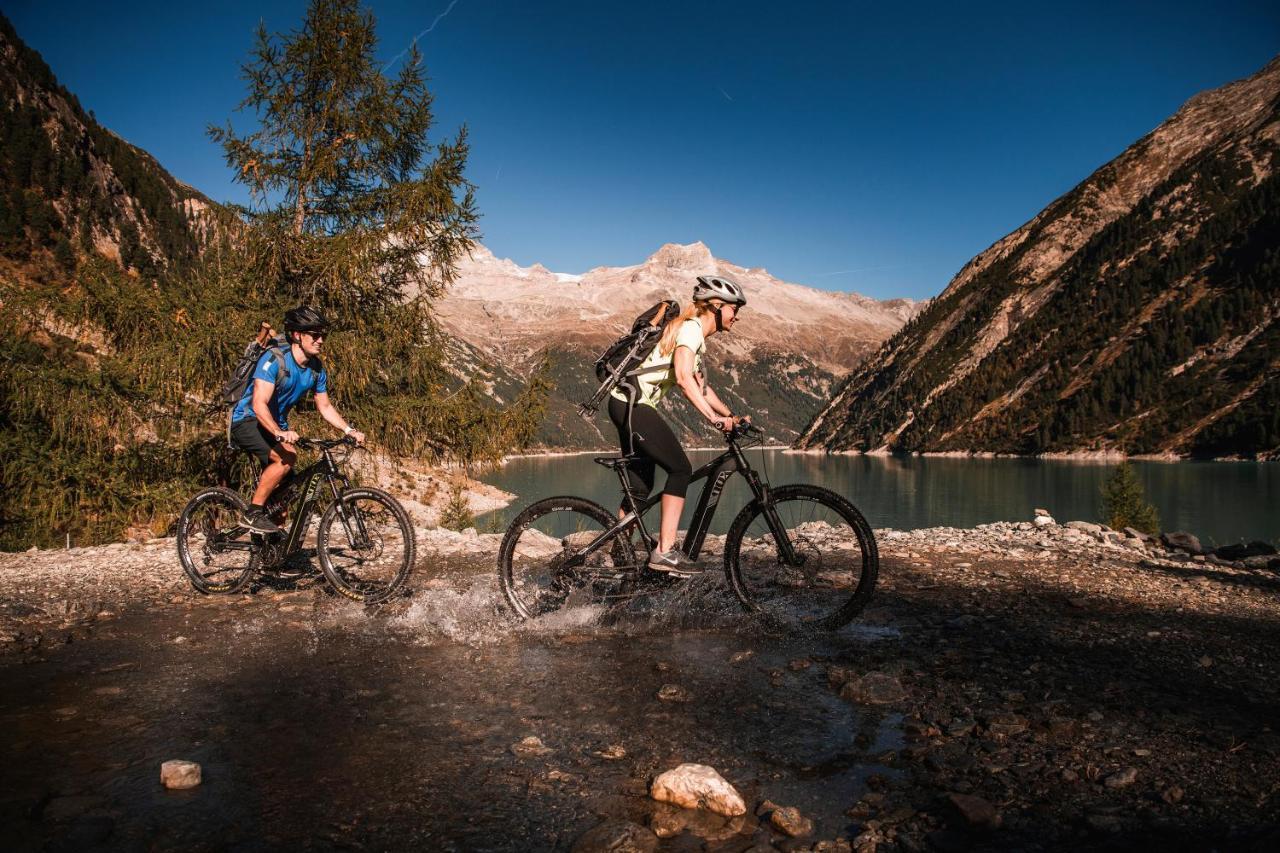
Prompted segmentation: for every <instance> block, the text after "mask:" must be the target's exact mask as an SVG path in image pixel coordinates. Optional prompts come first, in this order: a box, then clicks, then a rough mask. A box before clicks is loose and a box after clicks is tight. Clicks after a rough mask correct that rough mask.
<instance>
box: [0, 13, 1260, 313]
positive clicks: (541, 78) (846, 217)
mask: <svg viewBox="0 0 1280 853" xmlns="http://www.w3.org/2000/svg"><path fill="white" fill-rule="evenodd" d="M369 5H370V8H372V10H373V12H374V14H375V15H376V16H377V19H378V29H379V35H380V38H381V55H382V56H383V57H384V58H385V59H386V60H387V61H391V60H392V59H393V58H394V57H396V56H397V55H398V54H399V53H400V52H401V51H402V50H404V48H405V47H407V45H408V44H409V42H410V41H411V40H412V39H413V38H414V37H415V36H416V35H418V34H421V33H423V32H424V31H426V30H428V29H431V27H432V24H433V23H434V25H435V26H434V29H431V31H430V32H428V33H426V34H425V35H423V36H422V38H421V41H420V46H421V47H422V49H423V52H424V54H425V60H426V66H427V71H428V73H429V75H430V77H431V79H432V89H433V91H434V93H435V95H436V112H437V119H438V129H439V131H440V132H441V134H444V133H451V132H452V131H453V130H454V129H456V128H457V127H458V126H459V125H460V124H462V123H464V122H465V123H466V124H467V126H468V127H469V129H470V132H471V140H472V156H471V160H470V166H469V177H470V179H471V180H472V181H473V182H474V183H475V184H476V185H477V188H478V193H477V197H478V201H479V207H480V210H481V213H482V214H483V219H482V220H481V229H482V231H483V232H484V237H483V239H484V242H485V243H486V244H487V245H488V246H489V247H490V248H491V249H492V250H493V251H494V252H495V254H497V255H499V256H502V257H511V258H513V259H515V260H516V261H517V262H518V263H521V264H524V265H528V264H531V263H533V262H535V261H537V262H541V263H542V264H544V265H545V266H547V267H549V268H550V269H553V270H556V271H558V272H583V271H585V270H587V269H589V268H591V267H593V266H599V265H622V264H630V263H637V262H639V261H641V260H643V259H644V258H645V257H646V256H648V255H649V254H651V253H652V252H653V251H654V250H656V249H657V248H658V246H660V245H661V244H662V243H665V242H682V243H683V242H692V241H694V240H702V241H704V242H706V243H707V244H708V245H709V246H710V247H711V249H712V251H713V252H715V253H716V255H717V256H719V257H721V258H725V259H728V260H730V261H733V262H735V263H738V264H742V265H744V266H760V267H767V268H768V269H769V270H770V272H772V273H773V274H774V275H777V276H779V277H781V278H785V279H787V280H790V281H796V282H800V283H804V284H809V285H812V286H815V287H822V288H827V289H834V290H856V291H858V292H861V293H865V294H867V295H870V296H874V297H876V298H882V299H883V298H891V297H896V296H909V297H913V298H926V297H929V296H932V295H934V294H936V293H938V292H939V291H940V290H941V289H942V288H943V287H945V286H946V283H947V281H948V280H949V279H950V278H951V276H952V275H953V274H954V273H955V272H956V271H957V270H958V269H959V268H960V267H961V265H963V264H964V262H965V261H967V260H968V259H969V258H970V257H972V256H973V255H975V254H977V253H978V252H979V251H981V250H982V249H984V248H986V247H987V246H988V245H990V244H991V243H992V242H994V241H995V240H997V239H999V238H1000V237H1001V236H1003V235H1004V234H1006V233H1008V232H1009V231H1011V230H1013V229H1014V228H1016V227H1017V226H1019V225H1020V224H1022V223H1023V222H1025V221H1026V220H1027V219H1029V218H1031V217H1032V216H1034V215H1035V214H1036V213H1037V212H1038V211H1039V210H1040V209H1041V208H1043V207H1044V206H1045V205H1046V204H1048V203H1049V202H1050V201H1051V200H1052V199H1053V198H1055V197H1057V196H1058V195H1061V194H1062V193H1063V192H1066V191H1067V190H1069V189H1070V188H1071V187H1072V186H1074V185H1075V184H1076V183H1078V182H1079V181H1080V180H1082V179H1083V178H1085V177H1086V176H1087V175H1088V174H1089V173H1090V172H1092V171H1093V170H1094V169H1096V168H1097V167H1098V166H1100V165H1102V164H1103V163H1105V162H1106V161H1108V160H1110V159H1111V158H1112V157H1114V156H1115V155H1117V154H1119V153H1120V152H1121V151H1122V150H1124V148H1125V147H1126V146H1127V145H1129V144H1130V143H1131V142H1133V141H1134V140H1136V139H1137V138H1138V137H1140V136H1142V135H1143V134H1145V133H1147V132H1148V131H1150V130H1151V129H1152V128H1154V127H1155V126H1156V125H1157V124H1159V123H1160V122H1161V121H1162V120H1163V119H1165V118H1166V117H1168V116H1169V115H1170V114H1172V113H1173V112H1174V111H1175V110H1177V108H1178V107H1179V106H1180V105H1181V104H1182V103H1183V102H1184V101H1186V100H1187V98H1189V97H1191V96H1192V95H1193V94H1195V93H1196V92H1198V91H1201V90H1204V89H1208V88H1213V87H1216V86H1220V85H1222V84H1224V83H1226V82H1229V81H1231V80H1234V79H1238V78H1240V77H1245V76H1248V75H1249V74H1251V73H1253V72H1254V71H1256V70H1258V69H1259V68H1261V67H1262V66H1263V65H1264V64H1266V63H1267V62H1268V61H1269V60H1270V59H1271V58H1272V57H1273V56H1275V55H1276V54H1277V53H1278V52H1280V4H1276V3H1274V2H1269V3H1263V2H1257V3H1242V2H1230V0H1227V2H1215V3H1207V2H1205V3H1187V4H1183V3H1176V2H1163V3H1117V2H1108V3H1083V4H1082V3H1076V4H1052V5H1043V8H1040V6H1041V4H1027V3H1016V4H957V3H937V4H931V3H917V4H903V3H898V4H884V3H875V4H864V3H803V2H801V3H795V4H790V5H788V6H786V7H784V6H782V5H781V4H772V3H771V4H763V3H747V2H743V3H687V2H685V3H666V2H645V3H607V2H605V3H602V2H598V1H597V2H548V3H514V2H512V3H500V2H480V0H457V2H451V0H431V2H423V0H419V2H373V3H371V4H369ZM305 6H306V4H305V2H302V0H297V1H296V2H279V1H278V0H259V2H254V3H245V2H222V3H206V4H179V3H172V2H166V3H146V2H134V3H123V4H109V3H101V2H64V3H59V2H50V0H42V2H35V1H34V0H4V4H3V9H4V12H5V14H6V15H7V16H8V17H9V18H10V20H11V21H12V22H13V23H14V26H15V27H16V28H17V30H18V33H19V35H21V36H22V38H23V39H24V40H25V41H26V42H27V43H28V44H29V45H31V46H32V47H34V48H35V49H37V50H39V51H40V52H41V53H42V54H43V55H44V57H45V59H46V60H47V61H48V62H49V64H50V66H51V67H52V68H53V70H54V73H55V74H57V75H58V77H59V79H60V80H61V81H62V82H63V83H64V84H65V85H66V86H67V87H68V88H69V89H71V90H72V91H73V92H75V93H76V94H77V95H78V96H79V98H80V100H81V103H82V104H84V106H85V107H86V108H87V109H92V110H93V111H94V112H95V114H96V115H97V117H98V120H99V121H101V122H102V123H104V124H105V125H107V126H108V127H110V128H111V129H112V130H114V131H116V132H117V133H119V134H120V135H121V136H123V137H125V138H126V139H128V140H130V141H131V142H133V143H135V144H137V145H139V146H141V147H143V148H145V149H146V150H148V151H150V152H151V153H152V154H154V155H155V156H156V157H157V158H158V159H159V160H160V162H161V163H162V164H164V166H165V167H166V168H168V169H169V170H170V171H171V172H173V174H174V175H176V176H177V177H178V178H180V179H181V180H184V181H186V182H187V183H190V184H192V185H193V186H195V187H197V188H198V189H200V190H201V191H203V192H205V193H206V194H208V195H210V196H212V197H213V198H215V199H230V200H237V201H243V200H245V196H244V193H243V190H242V188H240V187H239V186H237V185H235V184H233V183H232V181H231V173H230V171H229V170H228V169H227V168H226V166H225V165H224V163H223V161H222V157H221V152H220V151H219V150H218V148H217V147H216V146H214V145H213V144H212V143H211V142H210V141H209V140H208V138H207V137H206V136H205V132H204V131H205V127H206V126H207V125H208V124H209V123H210V122H214V123H221V122H224V121H226V120H227V119H228V118H231V119H232V121H233V123H235V124H236V125H237V127H246V126H247V125H248V123H249V119H248V118H247V117H245V116H242V115H236V114H235V113H234V109H235V106H236V104H237V103H238V102H239V100H240V98H241V97H242V96H243V83H242V81H241V79H240V76H239V74H240V72H239V66H240V64H241V63H242V62H243V60H244V59H245V57H246V56H247V53H248V51H249V48H250V46H251V44H252V36H253V31H254V28H255V27H256V26H257V23H258V21H259V20H260V19H261V20H264V21H265V22H266V24H267V26H268V28H269V29H272V30H275V31H279V30H287V29H291V28H294V27H296V26H297V25H298V24H299V22H300V21H301V18H302V14H303V10H304V9H305ZM446 11H447V12H448V14H445V15H444V17H439V16H440V15H441V14H442V13H445V12H446Z"/></svg>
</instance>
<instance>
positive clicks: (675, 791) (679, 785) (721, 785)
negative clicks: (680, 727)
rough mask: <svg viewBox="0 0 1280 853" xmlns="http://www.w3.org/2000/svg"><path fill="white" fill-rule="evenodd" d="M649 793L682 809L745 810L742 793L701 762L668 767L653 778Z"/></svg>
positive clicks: (733, 812) (726, 813)
mask: <svg viewBox="0 0 1280 853" xmlns="http://www.w3.org/2000/svg"><path fill="white" fill-rule="evenodd" d="M649 793H650V794H651V795H652V796H653V798H654V799H655V800H658V801H659V802H663V803H674V804H675V805H677V806H680V807H681V808H685V809H707V810H709V811H713V812H715V813H716V814H722V815H724V816H725V817H736V816H737V815H740V814H746V813H747V804H746V803H745V802H743V800H742V795H741V794H739V793H738V792H737V790H736V789H735V788H734V787H733V786H732V785H730V784H729V783H728V782H727V781H725V778H724V777H723V776H721V775H720V774H719V773H717V772H716V771H715V769H714V768H712V767H708V766H707V765H705V764H681V765H680V766H679V767H676V768H675V769H674V770H668V771H667V772H666V773H663V774H662V775H661V776H659V777H658V778H657V779H654V780H653V787H652V788H651V789H650V791H649Z"/></svg>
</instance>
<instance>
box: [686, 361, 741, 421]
mask: <svg viewBox="0 0 1280 853" xmlns="http://www.w3.org/2000/svg"><path fill="white" fill-rule="evenodd" d="M673 362H674V364H675V368H676V384H677V385H679V386H680V390H681V391H683V392H684V396H685V397H686V398H687V399H688V401H689V402H690V403H692V404H693V407H694V408H695V409H697V410H698V413H699V414H701V415H702V416H703V417H704V418H706V419H707V420H708V421H710V422H711V423H713V424H715V425H716V427H718V428H719V429H733V419H732V418H731V417H730V416H729V413H728V409H725V406H724V403H721V402H720V398H719V397H715V392H714V391H711V389H709V388H707V387H706V383H705V382H701V381H699V376H700V374H699V375H695V374H694V372H693V350H691V349H689V348H688V347H676V352H675V356H674V358H673ZM704 389H705V390H704ZM707 391H711V396H710V397H709V396H708V394H707V393H706V392H707ZM712 398H714V399H715V401H716V403H718V404H719V407H720V409H721V410H723V412H721V411H718V410H717V409H716V408H715V407H713V406H712V405H711V399H712ZM726 420H727V421H729V424H728V426H725V421H726Z"/></svg>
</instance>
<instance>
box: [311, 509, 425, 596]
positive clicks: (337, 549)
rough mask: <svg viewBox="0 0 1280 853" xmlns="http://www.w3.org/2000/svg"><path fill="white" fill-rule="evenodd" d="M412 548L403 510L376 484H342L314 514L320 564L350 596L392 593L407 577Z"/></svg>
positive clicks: (412, 558)
mask: <svg viewBox="0 0 1280 853" xmlns="http://www.w3.org/2000/svg"><path fill="white" fill-rule="evenodd" d="M415 553H416V550H415V542H414V539H413V524H412V523H411V522H410V521H409V514H408V513H406V512H405V511H404V507H402V506H400V502H399V501H397V500H396V499H395V498H393V497H391V495H389V494H387V493H386V492H384V491H382V490H381V489H372V488H363V487H362V488H358V489H347V490H345V491H343V492H342V493H341V494H339V495H338V499H337V500H335V501H334V502H333V503H331V504H329V507H328V509H326V510H325V511H324V515H322V516H321V517H320V527H319V529H318V530H317V531H316V555H317V556H318V557H319V558H320V569H321V570H322V571H323V572H324V576H325V577H326V578H328V580H329V583H331V584H333V588H334V589H335V590H337V591H338V592H340V593H341V594H343V595H345V596H346V597H347V598H350V599H352V600H353V601H363V602H364V603H366V604H377V603H379V602H382V601H386V600H387V599H388V598H390V597H391V596H392V595H395V593H396V591H397V590H399V589H400V587H401V586H403V585H404V582H405V581H406V580H408V578H409V572H410V571H411V570H412V569H413V563H414V557H415Z"/></svg>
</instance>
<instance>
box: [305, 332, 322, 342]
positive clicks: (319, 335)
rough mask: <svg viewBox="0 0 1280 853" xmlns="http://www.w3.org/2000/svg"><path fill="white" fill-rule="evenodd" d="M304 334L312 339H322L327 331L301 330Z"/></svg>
mask: <svg viewBox="0 0 1280 853" xmlns="http://www.w3.org/2000/svg"><path fill="white" fill-rule="evenodd" d="M302 334H304V335H310V336H311V340H313V341H323V340H324V338H325V335H327V334H329V333H328V332H303V333H302Z"/></svg>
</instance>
